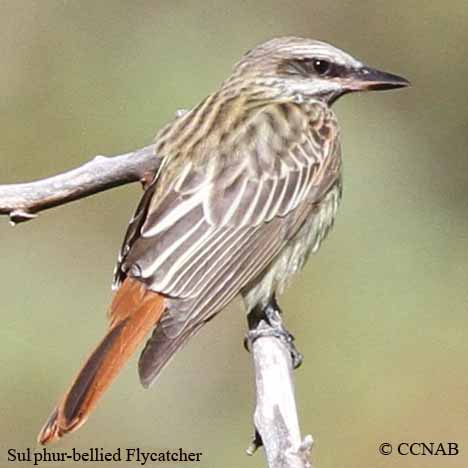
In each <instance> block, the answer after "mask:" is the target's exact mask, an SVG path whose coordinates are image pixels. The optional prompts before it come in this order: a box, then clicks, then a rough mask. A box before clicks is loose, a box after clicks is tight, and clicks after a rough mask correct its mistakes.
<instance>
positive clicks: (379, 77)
mask: <svg viewBox="0 0 468 468" xmlns="http://www.w3.org/2000/svg"><path fill="white" fill-rule="evenodd" d="M410 85H411V83H410V82H409V81H408V80H407V79H405V78H402V77H401V76H398V75H393V74H392V73H387V72H383V71H380V70H376V69H374V68H369V67H365V66H364V67H361V68H358V69H357V70H354V72H353V73H352V76H351V80H350V82H349V89H350V91H380V90H385V89H395V88H405V87H406V86H410Z"/></svg>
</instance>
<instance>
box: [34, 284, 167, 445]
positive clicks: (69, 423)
mask: <svg viewBox="0 0 468 468" xmlns="http://www.w3.org/2000/svg"><path fill="white" fill-rule="evenodd" d="M164 309H165V303H164V297H163V296H162V295H160V294H157V293H155V292H152V291H149V290H148V289H146V287H145V285H144V284H143V283H141V282H140V281H137V280H134V279H131V278H127V279H126V280H125V281H124V282H123V284H122V286H121V287H120V288H119V290H118V291H117V293H116V294H115V296H114V299H113V301H112V305H111V308H110V313H109V316H110V327H109V330H108V331H107V333H106V335H105V336H104V338H103V340H102V341H101V342H100V343H99V345H98V346H97V347H96V349H95V350H94V351H93V352H92V353H91V355H90V356H89V357H88V359H87V360H86V362H85V363H84V365H83V367H82V368H81V370H80V371H79V372H78V374H77V376H76V377H75V379H74V380H73V382H72V384H71V386H70V388H69V390H68V392H67V393H66V394H65V396H64V397H63V399H62V400H61V402H60V403H59V404H58V406H57V407H56V408H55V409H54V411H53V412H52V413H51V415H50V416H49V419H48V420H47V422H46V423H45V425H44V427H43V428H42V430H41V432H40V433H39V436H38V441H39V443H41V444H47V443H49V442H52V441H55V440H57V439H59V438H60V437H62V436H63V435H64V434H66V433H67V432H71V431H73V430H76V429H78V427H80V426H81V425H82V424H84V423H85V421H86V419H87V418H88V416H89V414H90V413H91V411H92V410H93V409H94V407H95V406H96V404H97V402H98V400H99V398H100V397H101V395H102V394H103V393H104V392H105V390H106V389H107V388H108V387H109V385H110V384H111V383H112V381H113V380H114V378H115V377H116V376H117V374H118V372H119V371H120V369H121V368H122V367H123V365H124V364H125V363H126V362H127V361H128V359H129V358H130V356H131V355H132V354H133V353H134V351H135V350H136V348H137V346H138V345H139V344H140V343H141V342H142V341H143V339H144V338H145V336H146V335H147V334H148V332H149V331H150V330H151V329H153V327H154V326H155V325H156V324H157V323H158V321H159V319H160V318H161V315H162V314H163V312H164Z"/></svg>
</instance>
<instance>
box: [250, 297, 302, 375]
mask: <svg viewBox="0 0 468 468" xmlns="http://www.w3.org/2000/svg"><path fill="white" fill-rule="evenodd" d="M280 314H281V309H280V307H279V305H278V303H277V302H276V298H275V296H273V297H272V298H271V299H270V301H269V302H268V304H267V305H266V306H265V307H263V308H262V307H260V306H257V307H254V309H252V310H251V311H250V313H249V314H248V316H247V321H248V324H249V332H248V333H247V336H246V338H245V340H244V346H245V347H246V349H247V350H250V349H251V347H252V344H253V343H254V341H255V340H257V339H258V338H260V337H262V336H274V337H276V338H279V339H280V340H281V341H283V343H284V344H285V345H286V346H287V348H288V350H289V352H290V353H291V358H292V365H293V369H297V368H298V367H299V366H300V365H301V364H302V361H303V357H302V354H301V353H300V352H299V351H298V350H297V348H296V345H295V344H294V336H293V335H291V333H289V331H288V330H287V329H286V327H285V326H284V325H283V321H282V320H281V315H280ZM262 321H263V322H264V324H265V325H266V326H261V322H262Z"/></svg>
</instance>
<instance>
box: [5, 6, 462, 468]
mask: <svg viewBox="0 0 468 468" xmlns="http://www.w3.org/2000/svg"><path fill="white" fill-rule="evenodd" d="M467 19H468V6H467V3H466V1H462V0H449V1H446V2H440V1H426V0H420V1H418V2H407V1H403V0H396V1H393V2H388V1H383V0H382V1H381V0H378V1H375V0H374V1H369V0H368V1H346V0H341V1H334V2H331V1H325V0H316V1H296V2H284V1H263V0H257V1H239V2H232V1H216V2H215V1H212V0H211V1H204V2H195V1H192V2H188V1H143V0H139V1H128V0H127V1H118V0H101V1H99V2H95V1H88V0H86V1H55V0H47V1H31V0H23V1H14V0H3V1H1V2H0V41H1V47H0V129H1V138H0V164H1V169H0V182H1V183H7V182H17V181H24V180H30V179H35V178H41V177H45V176H47V175H50V174H53V173H56V172H59V171H62V170H66V169H69V168H71V167H74V166H76V165H79V164H81V163H83V162H85V161H86V160H88V159H90V158H91V157H92V156H93V155H95V154H109V155H112V154H119V153H123V152H127V151H129V150H131V149H134V148H138V147H141V146H144V145H146V144H147V143H148V142H150V141H151V139H152V136H153V134H154V133H155V131H156V130H157V129H158V128H159V127H160V126H161V125H163V124H164V123H165V122H166V121H167V120H168V119H170V118H171V117H172V116H173V114H174V111H175V110H176V109H178V108H184V107H191V106H193V105H195V104H196V103H197V102H198V101H199V100H200V99H201V98H203V97H204V96H205V95H206V94H208V93H210V92H211V91H212V90H213V89H215V88H216V86H217V85H218V84H219V83H220V81H222V80H223V79H224V78H225V77H226V76H227V75H228V74H229V72H230V70H231V68H232V66H233V64H234V63H235V62H236V61H237V60H238V59H239V58H240V56H241V55H242V54H243V53H244V52H245V51H246V50H248V49H249V48H251V47H252V46H253V45H256V44H257V43H259V42H262V41H263V40H265V39H268V38H271V37H274V36H280V35H286V34H287V35H290V34H293V35H302V36H307V37H313V38H320V39H322V40H325V41H328V42H331V43H333V44H335V45H337V46H339V47H342V48H344V49H345V50H347V51H349V52H351V53H352V54H353V55H355V56H357V57H359V58H360V59H362V60H363V61H366V62H367V63H368V64H370V65H374V66H376V67H380V68H383V69H386V70H388V71H393V72H395V73H398V74H402V75H403V76H406V77H407V78H409V79H410V80H411V81H412V82H413V87H412V88H411V89H408V90H402V91H397V92H389V93H375V94H366V95H354V96H349V97H346V98H344V99H342V100H340V101H339V102H338V103H337V104H336V112H337V113H338V115H339V118H340V122H341V126H342V134H343V147H344V164H345V189H344V200H343V203H342V206H341V210H340V213H339V217H338V220H337V224H336V228H335V229H334V231H333V232H332V234H331V236H330V238H329V239H328V241H327V242H326V243H325V244H324V245H323V247H322V249H321V251H320V253H319V254H318V255H316V256H315V257H313V258H312V259H311V261H310V262H309V264H308V265H307V267H306V269H305V271H304V272H303V273H302V274H301V275H300V277H299V278H298V279H297V280H296V282H295V283H294V284H293V286H292V287H291V288H290V289H289V290H288V291H287V292H286V294H285V295H284V296H283V297H282V299H281V304H282V306H283V308H284V311H285V314H286V321H287V325H288V327H289V328H290V330H291V331H292V332H293V333H294V334H295V335H296V337H297V341H298V346H299V348H300V350H301V351H302V352H303V353H304V355H305V363H304V365H303V367H302V368H301V369H300V370H299V371H297V372H296V374H295V376H296V385H297V397H298V405H299V411H300V419H301V426H302V430H303V432H304V433H311V434H312V435H313V437H314V439H315V448H314V452H313V453H314V460H315V463H316V466H317V467H319V468H332V467H333V468H335V467H359V468H362V467H369V468H376V467H395V466H398V467H418V468H419V467H448V466H450V467H466V466H467V465H468V452H467V450H468V437H467V430H468V372H467V370H468V364H467V356H468V339H467V337H468V333H467V328H468V327H467V325H468V317H467V305H468V291H467V283H468V249H467V246H468V243H467V241H468V217H467V212H468V157H467V150H466V148H467V144H468V131H467V130H468V126H467V118H468V106H467V105H466V104H467V98H466V76H467V73H468V61H467V59H466V44H467V41H468V27H467V25H468V22H467ZM140 194H141V190H140V187H139V186H137V185H136V184H135V185H133V186H127V187H124V188H120V189H116V190H112V191H108V192H106V193H102V194H99V195H97V196H95V197H92V198H90V199H85V200H82V201H80V202H76V203H73V204H71V205H68V206H65V207H62V208H58V209H54V210H52V211H48V212H45V213H43V214H42V215H41V216H40V217H39V219H37V220H35V221H33V222H31V223H26V224H24V225H20V226H17V227H16V228H14V229H13V228H11V227H10V226H9V225H8V223H7V219H6V218H4V219H3V222H2V223H1V224H0V239H1V243H0V255H1V266H2V268H1V271H0V294H1V304H2V306H1V312H0V314H1V318H2V323H3V325H2V327H1V330H0V373H1V376H2V377H1V382H0V397H1V403H0V450H1V452H0V466H2V467H3V466H13V465H12V464H11V463H7V461H6V449H7V448H12V447H13V448H16V449H23V450H24V449H25V448H26V447H35V437H36V434H37V432H38V430H39V428H40V427H41V425H42V423H43V422H44V420H45V418H46V416H47V415H48V413H49V411H50V410H51V408H52V406H53V404H54V403H55V401H56V398H57V397H58V396H60V395H61V394H62V392H63V391H64V389H65V388H66V386H67V385H68V383H69V381H70V379H71V377H72V376H73V375H74V373H75V371H76V369H77V368H78V366H79V364H80V362H81V361H82V359H83V358H84V356H86V355H87V353H88V352H89V350H90V349H91V348H92V347H93V346H94V344H95V343H96V342H97V340H98V339H99V338H100V337H101V336H102V334H103V331H104V329H105V326H106V318H105V311H106V308H107V305H108V303H109V300H110V297H111V292H110V280H111V274H112V269H113V265H114V260H115V258H116V253H117V250H118V248H119V246H120V242H121V239H122V236H123V233H124V230H125V228H126V225H127V221H128V219H129V218H130V216H131V214H132V211H133V209H134V207H135V205H136V203H137V201H138V199H139V197H140ZM244 333H245V318H244V316H243V313H242V309H241V307H240V305H239V304H234V305H233V306H232V307H230V308H229V310H227V311H225V313H223V314H222V315H221V316H219V317H218V318H217V319H216V320H214V321H213V322H211V323H210V324H209V325H208V326H207V327H206V328H205V329H204V330H203V332H202V333H201V334H200V335H199V336H198V337H197V338H196V339H195V340H193V341H192V342H191V343H190V344H189V346H188V347H187V348H185V350H184V351H183V352H181V353H180V354H179V355H178V356H177V358H176V359H175V360H174V361H173V362H172V364H171V365H170V367H169V368H168V369H167V370H166V371H165V372H164V374H163V376H162V378H161V379H160V380H159V382H158V384H157V385H156V386H155V387H153V388H152V389H150V390H149V391H145V390H143V389H142V388H141V386H140V384H139V382H138V379H137V374H136V370H135V361H136V359H133V361H132V363H131V365H130V366H128V367H127V368H126V369H125V371H124V372H123V373H122V375H121V377H120V378H119V379H118V380H117V382H116V383H115V384H114V385H113V386H112V388H111V389H110V391H109V392H108V394H107V395H106V397H105V398H104V399H103V401H102V403H101V404H100V406H99V407H98V409H97V410H96V411H95V413H94V414H93V415H92V417H91V418H90V420H89V421H88V423H87V424H86V426H84V427H83V428H82V429H81V430H80V431H79V432H77V433H75V434H73V435H72V436H69V437H66V438H65V439H64V440H63V441H62V442H60V443H59V444H58V445H56V446H55V447H56V448H57V449H71V448H72V447H76V448H77V449H80V450H84V449H86V448H89V447H103V448H105V449H106V450H113V449H115V448H116V447H123V448H126V447H140V448H142V449H148V450H152V451H159V450H165V449H177V448H178V447H183V448H185V449H186V450H193V451H201V452H203V454H204V455H203V458H202V462H201V463H200V465H199V466H203V467H209V468H211V467H213V468H214V467H223V468H234V467H239V466H245V467H260V466H265V462H264V459H263V455H262V453H259V454H257V455H255V456H254V457H253V458H248V457H246V456H245V455H244V449H245V448H246V447H247V445H248V444H249V437H250V435H251V431H252V422H251V420H252V410H253V405H254V394H253V379H252V370H251V363H250V359H249V356H248V354H247V353H246V352H244V350H243V347H242V339H243V336H244ZM387 441H388V442H392V443H397V442H399V441H410V442H412V441H429V442H430V441H456V442H458V443H459V445H460V454H459V455H458V456H456V457H440V456H438V457H409V456H407V457H401V456H400V457H398V456H396V455H392V456H388V457H383V456H381V455H379V453H378V446H379V444H380V443H382V442H387ZM72 465H73V464H72V463H67V464H66V466H72ZM174 465H177V464H174ZM16 466H19V464H16ZM24 466H26V465H24ZM43 466H54V467H58V466H61V465H60V464H58V463H55V464H50V465H43ZM87 466H96V467H97V466H102V464H95V465H93V464H88V465H87ZM129 466H133V465H129ZM135 466H137V465H135Z"/></svg>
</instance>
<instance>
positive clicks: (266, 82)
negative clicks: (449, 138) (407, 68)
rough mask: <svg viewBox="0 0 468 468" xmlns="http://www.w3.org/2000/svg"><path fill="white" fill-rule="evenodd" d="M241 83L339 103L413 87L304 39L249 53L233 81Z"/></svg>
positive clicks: (284, 95)
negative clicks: (343, 99) (363, 94)
mask: <svg viewBox="0 0 468 468" xmlns="http://www.w3.org/2000/svg"><path fill="white" fill-rule="evenodd" d="M240 79H242V80H243V81H247V82H250V83H252V84H253V86H252V88H253V89H256V92H258V94H259V95H261V94H262V93H261V90H262V91H263V92H265V93H266V94H267V93H268V91H267V90H269V91H270V92H271V94H272V97H273V96H277V97H279V98H287V99H292V100H295V101H298V102H302V101H305V100H310V99H319V100H323V101H326V102H328V103H332V102H334V101H335V100H336V99H337V98H338V97H340V96H342V95H343V94H346V93H349V92H354V91H368V90H385V89H393V88H401V87H404V86H409V84H410V83H409V81H408V80H406V79H405V78H402V77H400V76H397V75H393V74H391V73H387V72H383V71H380V70H376V69H373V68H370V67H368V66H366V65H364V64H363V63H362V62H360V61H359V60H357V59H355V58H354V57H352V56H351V55H349V54H347V53H346V52H344V51H342V50H340V49H338V48H336V47H333V46H332V45H330V44H326V43H324V42H319V41H314V40H311V39H304V38H299V37H283V38H277V39H272V40H270V41H268V42H265V43H263V44H261V45H259V46H257V47H255V48H254V49H252V50H250V51H249V52H247V53H246V54H245V55H244V57H243V58H242V59H241V61H240V62H239V63H238V64H237V65H236V67H235V69H234V72H233V75H232V77H231V79H230V80H229V81H231V82H232V81H237V80H240Z"/></svg>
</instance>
